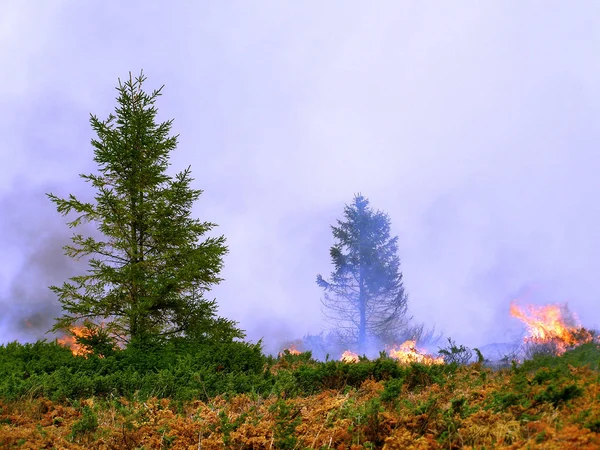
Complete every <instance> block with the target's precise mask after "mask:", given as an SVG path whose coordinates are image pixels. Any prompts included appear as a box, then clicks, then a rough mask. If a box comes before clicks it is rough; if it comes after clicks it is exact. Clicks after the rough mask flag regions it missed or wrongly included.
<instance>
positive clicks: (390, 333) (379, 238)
mask: <svg viewBox="0 0 600 450" xmlns="http://www.w3.org/2000/svg"><path fill="white" fill-rule="evenodd" d="M344 219H345V220H338V221H337V226H332V227H331V229H332V231H333V237H334V238H335V240H336V243H335V244H334V245H333V246H332V247H331V250H330V255H331V262H332V264H333V266H334V270H333V272H332V273H331V278H330V280H329V281H327V280H325V279H324V278H323V277H322V276H321V275H317V284H318V285H319V286H321V287H322V288H323V289H324V299H323V301H322V303H323V306H324V309H323V312H324V315H325V318H326V319H327V320H328V321H329V322H330V323H331V324H332V325H333V328H334V329H335V330H336V331H337V332H338V333H339V334H340V337H341V338H342V339H344V340H346V341H347V342H348V344H350V345H355V346H356V347H357V348H358V350H359V351H361V352H365V351H366V349H367V345H368V343H370V342H372V343H393V342H394V341H395V339H396V338H397V336H398V335H399V334H400V333H401V332H402V330H403V328H405V327H406V325H407V322H408V319H407V318H406V312H407V301H408V296H407V294H406V293H405V291H404V285H403V281H402V272H400V258H399V257H398V255H397V253H398V237H393V238H392V237H390V223H391V221H390V218H389V216H388V215H387V214H385V213H383V212H381V211H374V210H372V209H371V208H370V206H369V200H367V199H366V198H365V197H363V196H362V195H360V194H358V195H355V197H354V201H353V202H352V203H351V204H350V205H346V206H345V208H344Z"/></svg>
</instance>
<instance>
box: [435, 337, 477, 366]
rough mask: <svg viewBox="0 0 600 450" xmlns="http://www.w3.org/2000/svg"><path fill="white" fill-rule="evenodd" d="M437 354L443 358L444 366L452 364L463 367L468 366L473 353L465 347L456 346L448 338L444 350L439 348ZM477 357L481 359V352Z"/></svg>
mask: <svg viewBox="0 0 600 450" xmlns="http://www.w3.org/2000/svg"><path fill="white" fill-rule="evenodd" d="M478 352H479V351H478ZM438 353H439V354H440V355H442V356H443V357H444V362H445V363H446V364H453V363H454V364H459V365H465V364H468V363H469V361H471V358H472V357H473V352H471V350H470V349H469V348H468V347H465V346H464V345H460V346H457V345H456V343H455V342H454V341H453V340H452V339H451V338H448V346H447V347H444V348H441V347H440V349H439V352H438ZM478 355H479V356H480V357H481V352H479V353H478Z"/></svg>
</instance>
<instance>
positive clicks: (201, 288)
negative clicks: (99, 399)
mask: <svg viewBox="0 0 600 450" xmlns="http://www.w3.org/2000/svg"><path fill="white" fill-rule="evenodd" d="M144 80H145V77H144V76H143V74H140V76H139V77H137V78H136V79H135V80H133V79H132V78H131V76H130V79H129V80H128V81H127V82H125V83H121V81H120V80H119V86H118V88H117V91H118V93H119V95H118V97H117V103H118V107H117V108H116V115H113V114H110V115H109V116H108V118H107V119H106V120H105V121H101V120H99V119H98V118H97V117H96V116H94V115H92V116H91V118H90V123H91V126H92V128H93V130H94V131H95V132H96V134H97V139H93V140H92V146H93V147H94V161H95V162H96V163H97V165H98V173H96V174H89V175H81V178H83V179H84V180H85V181H86V182H87V183H90V184H91V186H92V187H93V188H94V189H95V190H96V195H95V201H94V202H91V203H87V202H82V201H80V200H78V199H77V198H75V197H74V196H73V195H69V196H68V197H67V198H60V197H58V196H56V195H54V194H48V197H49V198H50V200H51V201H52V202H54V203H55V205H56V207H57V210H58V212H59V213H61V214H62V215H64V216H66V215H69V214H72V213H74V214H75V217H74V218H73V219H72V220H71V221H70V222H68V225H69V227H71V228H75V227H78V226H80V225H82V224H84V223H87V222H89V223H91V224H93V225H94V226H95V228H96V230H97V233H96V234H95V236H101V238H97V237H95V236H94V237H85V236H84V235H83V234H74V235H73V237H72V244H71V245H67V246H66V247H64V249H65V254H66V255H67V256H69V257H71V258H75V259H79V258H82V257H83V258H86V260H87V261H88V265H89V269H88V270H87V272H86V273H85V274H82V275H78V276H75V277H73V278H71V279H70V282H65V283H64V284H63V285H62V286H52V287H51V289H52V290H53V291H54V292H55V293H56V294H57V295H58V300H59V302H60V303H61V305H62V308H63V311H64V314H63V316H62V317H61V318H60V319H58V320H57V322H56V324H55V326H54V328H53V329H54V330H64V331H68V330H69V329H70V328H71V327H72V326H73V325H74V324H76V323H77V322H79V321H82V320H84V319H85V320H88V321H89V322H92V323H97V322H98V321H104V322H106V324H107V330H108V332H109V333H110V334H111V335H114V336H117V337H118V338H120V339H121V340H124V341H129V340H131V341H135V340H146V339H151V338H153V337H155V336H165V337H171V336H181V335H185V336H188V337H189V338H191V339H193V340H195V341H197V342H206V341H219V342H224V341H231V340H232V339H233V338H236V337H243V333H242V332H241V331H240V330H239V329H237V328H236V326H235V325H236V324H235V322H233V321H230V320H226V319H223V318H218V317H217V316H216V307H217V306H216V303H215V301H211V300H207V299H206V298H204V295H205V294H206V292H207V291H208V290H209V289H210V287H211V286H212V285H214V284H215V283H218V282H219V281H220V280H221V279H220V278H219V273H220V271H221V268H222V265H223V256H224V255H225V254H226V252H227V247H226V246H225V238H224V237H223V236H220V237H209V238H204V235H205V234H206V233H207V232H209V231H210V230H211V229H213V228H214V227H215V224H213V223H210V222H201V221H199V220H197V219H194V218H192V217H191V210H192V206H193V204H194V202H195V201H196V200H198V198H199V197H200V195H201V193H202V191H201V190H197V189H192V188H191V183H192V181H193V179H192V178H191V176H190V168H187V169H185V170H184V171H182V172H180V173H178V174H176V175H175V176H174V177H172V176H170V175H168V174H167V169H168V167H169V154H170V152H171V151H172V150H174V149H175V147H176V145H177V136H169V133H170V129H171V125H172V120H170V121H167V122H163V123H160V124H157V123H156V116H157V109H156V107H155V106H154V104H155V102H156V99H157V98H158V97H159V96H160V95H161V90H162V87H161V88H160V89H158V90H155V91H153V92H152V93H151V94H147V93H146V92H144V91H143V90H142V84H143V82H144ZM203 238H204V239H203ZM202 239H203V240H202ZM87 344H88V345H90V346H92V347H94V348H95V349H97V350H98V351H103V352H106V351H108V350H109V348H108V347H107V344H108V342H107V340H106V336H102V335H95V336H94V339H92V340H91V341H90V342H88V343H87Z"/></svg>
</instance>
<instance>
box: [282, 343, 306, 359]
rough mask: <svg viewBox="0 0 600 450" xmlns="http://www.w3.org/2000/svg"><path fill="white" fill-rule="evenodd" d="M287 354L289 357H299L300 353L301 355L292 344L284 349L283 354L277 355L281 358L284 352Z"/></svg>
mask: <svg viewBox="0 0 600 450" xmlns="http://www.w3.org/2000/svg"><path fill="white" fill-rule="evenodd" d="M286 351H287V352H288V353H289V354H290V355H299V354H300V353H302V352H301V351H300V350H298V349H297V348H296V346H295V345H294V344H292V345H290V346H289V347H288V348H284V349H283V352H281V353H280V354H279V355H280V356H282V355H284V354H285V352H286Z"/></svg>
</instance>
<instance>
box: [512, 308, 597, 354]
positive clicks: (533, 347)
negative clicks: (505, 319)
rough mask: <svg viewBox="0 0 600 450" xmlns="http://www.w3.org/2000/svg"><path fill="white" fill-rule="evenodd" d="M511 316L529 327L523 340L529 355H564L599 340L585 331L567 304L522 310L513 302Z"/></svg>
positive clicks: (591, 332)
mask: <svg viewBox="0 0 600 450" xmlns="http://www.w3.org/2000/svg"><path fill="white" fill-rule="evenodd" d="M510 314H511V316H512V317H515V318H517V319H519V320H521V321H522V322H523V323H524V324H525V326H526V327H527V335H526V336H525V337H524V339H523V346H524V350H525V355H526V356H530V355H531V354H534V353H551V354H554V355H562V354H564V353H565V352H566V351H567V350H570V349H573V348H575V347H578V346H580V345H583V344H586V343H588V342H597V341H598V336H597V335H596V333H594V332H593V331H590V330H587V329H585V328H583V327H582V326H581V324H580V323H579V320H578V319H577V317H576V315H575V314H573V313H572V312H571V311H570V310H569V308H568V306H567V305H566V304H551V305H545V306H536V305H527V306H524V307H520V306H518V305H517V302H516V301H513V302H511V304H510Z"/></svg>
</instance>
